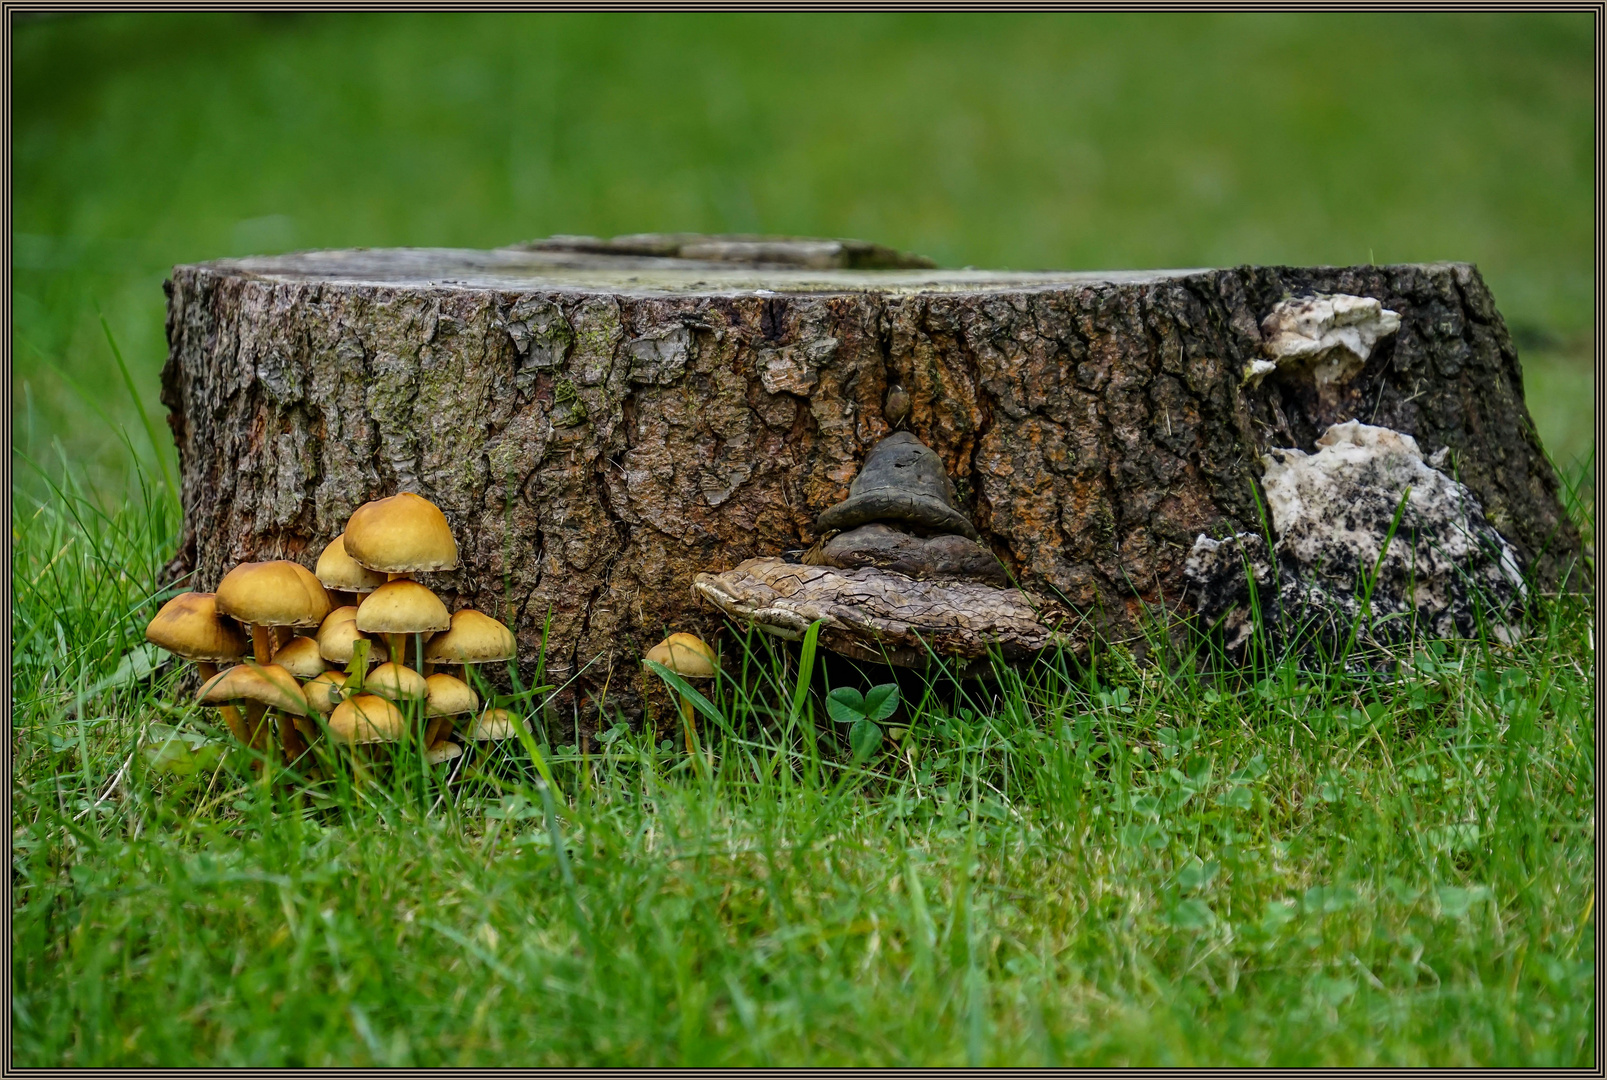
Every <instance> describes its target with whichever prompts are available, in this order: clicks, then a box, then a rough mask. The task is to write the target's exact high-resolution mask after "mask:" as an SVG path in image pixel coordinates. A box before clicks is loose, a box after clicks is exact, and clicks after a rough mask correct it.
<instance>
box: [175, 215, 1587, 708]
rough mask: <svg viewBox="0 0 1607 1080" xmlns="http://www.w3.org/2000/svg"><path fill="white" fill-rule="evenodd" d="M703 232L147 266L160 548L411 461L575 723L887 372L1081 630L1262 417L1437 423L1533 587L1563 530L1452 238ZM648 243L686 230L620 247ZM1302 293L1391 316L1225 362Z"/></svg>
mask: <svg viewBox="0 0 1607 1080" xmlns="http://www.w3.org/2000/svg"><path fill="white" fill-rule="evenodd" d="M638 239H639V238H638ZM704 239H708V238H685V237H680V238H648V240H649V241H653V242H659V241H662V242H663V243H662V244H661V246H660V247H656V248H655V247H653V246H652V243H637V244H636V246H634V247H632V246H630V245H629V244H624V245H619V244H618V242H609V241H597V242H591V241H580V242H577V241H574V240H558V241H555V242H547V243H545V244H543V245H535V246H532V245H524V246H521V247H516V248H504V249H498V250H495V251H460V250H441V249H387V250H355V251H329V252H311V253H302V254H295V255H284V256H276V257H271V258H257V259H235V260H220V261H218V262H212V263H203V264H199V265H194V266H181V267H176V268H175V269H174V272H173V277H172V280H171V282H170V283H169V285H168V289H169V297H170V302H169V312H168V340H169V347H170V354H169V358H168V363H167V367H166V368H165V370H164V372H163V401H164V403H166V404H167V406H168V408H169V410H170V412H169V423H170V424H171V426H172V428H173V432H174V437H175V440H176V441H177V443H178V449H179V457H180V462H181V466H182V471H183V496H184V506H185V533H184V539H183V545H182V547H181V550H180V551H179V553H178V555H177V556H176V558H175V560H174V569H175V571H177V572H185V571H192V570H193V571H194V578H193V581H194V584H195V585H196V586H197V587H201V588H210V587H212V586H214V585H215V584H216V583H217V581H218V579H219V578H220V577H221V576H222V574H223V573H224V572H225V571H226V570H227V569H228V568H229V567H230V566H232V565H233V564H234V563H235V562H238V561H241V560H244V559H248V558H254V559H261V558H275V557H287V558H293V559H297V560H299V561H301V562H303V563H304V564H306V565H309V566H310V565H312V562H313V560H314V559H315V557H316V555H317V552H318V551H319V550H320V549H321V548H322V546H323V545H324V544H325V543H326V542H327V541H328V540H329V539H331V538H332V537H333V536H334V535H335V534H336V533H338V532H340V530H341V529H342V527H343V526H344V524H345V521H346V518H347V517H348V516H349V515H350V513H351V512H352V510H354V509H356V507H357V506H359V505H360V504H361V503H363V502H364V501H366V500H368V499H371V498H376V497H379V496H384V495H390V494H394V493H395V492H397V491H404V490H411V491H416V492H418V493H420V494H422V495H425V496H427V497H428V498H430V499H431V500H433V501H434V502H435V503H436V504H437V505H439V506H440V507H441V508H442V510H443V511H445V513H446V515H447V518H448V520H449V521H450V522H451V524H452V526H453V529H454V531H455V533H456V535H457V537H458V541H459V546H460V548H461V550H462V555H463V565H462V566H461V568H460V569H458V570H456V571H453V572H450V573H443V574H437V575H433V576H432V577H431V578H430V583H431V584H432V585H433V586H435V587H436V588H437V589H438V590H439V591H440V592H441V593H442V594H443V595H444V596H445V597H446V598H447V600H448V602H449V605H450V606H461V605H463V604H472V605H473V606H475V607H477V608H480V609H482V610H485V611H487V612H489V613H491V614H494V615H496V616H498V617H499V618H502V619H503V620H504V621H506V622H508V623H509V625H510V626H512V627H513V628H514V630H515V633H516V634H517V635H518V637H519V641H520V646H521V650H522V653H523V655H524V657H525V658H526V659H527V660H528V659H531V658H533V657H534V655H535V654H536V652H537V650H538V649H539V647H540V643H541V639H542V628H543V625H544V624H546V625H548V627H549V636H548V646H547V647H548V654H547V655H548V670H549V672H550V673H551V674H554V675H556V676H558V681H562V680H564V679H567V678H571V677H574V683H573V684H572V686H571V689H572V690H573V691H575V692H576V693H577V694H578V697H575V698H574V699H573V700H572V701H571V703H572V704H573V705H575V706H576V707H577V709H578V712H579V714H580V716H581V720H582V725H583V727H585V728H586V729H588V730H589V729H590V728H591V726H592V724H593V720H592V718H591V716H592V714H591V713H590V712H588V710H592V709H594V707H595V705H596V704H597V703H598V702H599V700H600V699H601V698H602V697H603V696H604V690H605V687H606V697H607V699H608V705H607V707H608V708H609V709H610V710H612V707H613V706H614V705H619V706H620V707H621V708H623V709H625V711H626V712H627V713H631V712H633V711H634V710H635V709H636V707H637V704H638V702H639V701H640V695H641V692H642V690H643V684H642V682H641V681H640V680H641V676H640V674H639V668H638V664H637V661H638V660H639V658H640V657H641V655H642V654H643V653H644V652H645V651H646V649H647V648H648V647H650V646H651V645H653V644H654V643H655V642H657V641H658V640H659V639H661V638H662V637H663V636H664V635H665V633H666V632H667V631H669V630H690V631H693V632H697V633H699V634H701V635H703V636H705V637H707V638H709V639H710V640H714V639H715V638H716V637H717V636H718V634H719V631H720V629H721V627H722V625H723V623H722V620H721V618H720V616H719V615H718V614H717V613H716V612H715V611H714V610H713V609H712V608H711V607H709V606H708V605H706V604H701V603H700V602H699V601H698V599H697V598H696V596H695V595H694V593H693V591H692V588H691V585H692V581H693V577H694V575H695V574H697V573H698V572H700V571H711V570H712V571H718V570H724V569H728V568H730V567H733V566H735V565H736V564H737V563H739V562H741V561H742V560H744V559H747V558H754V557H764V556H774V555H777V554H779V553H781V552H783V551H786V550H791V549H797V548H803V547H808V546H809V545H810V544H812V543H813V542H814V541H815V540H816V539H818V537H817V536H816V535H815V532H814V522H815V519H816V517H817V516H818V515H819V513H820V511H822V510H823V509H825V508H826V507H828V506H830V505H832V504H833V503H836V502H837V501H839V500H841V499H842V498H843V497H844V496H845V495H846V494H847V491H848V485H849V482H850V481H852V480H853V478H854V475H855V474H856V472H857V470H858V467H859V464H860V462H862V461H863V459H864V456H865V452H866V451H867V450H868V449H869V447H870V446H871V445H873V444H874V443H875V442H876V441H877V440H878V439H880V438H882V437H884V436H885V435H887V434H888V433H889V430H890V429H889V427H888V425H887V423H886V422H885V421H884V419H883V417H882V415H881V408H882V402H883V400H884V397H885V395H886V393H887V390H888V387H889V386H890V385H891V384H893V383H895V382H896V383H899V384H901V385H902V386H903V387H904V388H905V389H906V390H907V391H908V393H909V397H910V402H911V405H910V413H909V419H908V421H907V422H906V425H905V426H906V427H908V429H909V430H911V431H913V432H914V433H915V434H916V435H917V436H918V437H919V438H921V439H922V440H923V441H924V442H925V443H927V445H929V446H931V447H932V448H933V449H935V450H936V451H937V452H938V454H939V455H940V456H941V457H942V458H943V461H944V464H945V467H946V469H947V470H948V474H949V475H950V477H952V478H953V479H954V481H955V483H956V485H957V488H958V492H959V503H960V506H961V508H962V509H963V510H964V511H965V513H966V514H967V515H968V516H969V517H970V519H971V520H972V521H973V522H974V523H975V524H976V526H977V528H978V530H979V532H980V533H981V535H982V538H983V543H984V544H985V545H987V546H988V547H989V548H991V550H993V551H994V552H995V553H997V554H998V555H999V557H1000V558H1001V559H1002V560H1003V561H1004V562H1005V563H1006V564H1007V565H1008V566H1009V567H1010V569H1011V570H1012V572H1014V573H1015V574H1017V575H1018V576H1019V579H1020V580H1021V582H1022V583H1023V584H1024V585H1025V586H1027V587H1028V588H1029V589H1031V590H1032V591H1034V592H1035V593H1037V594H1038V595H1042V596H1045V597H1055V598H1058V599H1060V600H1062V601H1064V602H1065V603H1066V604H1068V605H1069V606H1070V607H1071V609H1072V610H1074V611H1076V612H1078V613H1079V614H1086V615H1088V616H1090V617H1091V619H1092V621H1093V622H1095V623H1097V624H1098V625H1101V626H1103V627H1104V628H1105V631H1106V632H1107V633H1108V634H1110V635H1112V636H1116V637H1121V636H1123V635H1130V634H1131V633H1132V632H1133V630H1134V627H1135V621H1136V619H1137V618H1138V617H1139V616H1140V614H1141V613H1142V611H1143V610H1144V606H1145V605H1146V604H1150V605H1156V604H1162V603H1164V604H1166V605H1167V606H1168V607H1174V608H1175V607H1176V606H1177V604H1178V603H1179V599H1180V597H1181V595H1182V591H1183V590H1182V584H1183V579H1182V569H1183V565H1184V561H1185V559H1186V557H1187V554H1188V551H1189V548H1190V547H1191V545H1192V543H1193V541H1194V538H1195V537H1196V536H1197V535H1198V534H1200V533H1202V532H1204V533H1210V534H1212V535H1215V536H1221V535H1225V534H1227V533H1230V532H1233V531H1239V530H1245V529H1254V530H1257V531H1259V526H1258V524H1257V520H1258V517H1257V511H1256V498H1255V477H1256V470H1257V469H1258V464H1257V463H1258V459H1259V456H1260V454H1261V453H1262V452H1263V451H1264V450H1265V449H1266V448H1268V447H1272V446H1280V447H1295V448H1300V449H1306V450H1310V449H1312V446H1313V444H1314V442H1315V439H1316V437H1317V436H1318V435H1319V434H1320V433H1321V432H1322V430H1323V429H1324V428H1325V427H1326V426H1327V425H1328V424H1330V423H1333V422H1337V421H1340V420H1348V419H1352V418H1357V419H1361V420H1362V421H1364V422H1366V423H1371V424H1380V425H1383V426H1387V427H1391V428H1394V429H1396V430H1399V431H1403V432H1406V433H1409V434H1411V435H1413V436H1414V437H1416V439H1417V441H1418V443H1419V444H1420V445H1421V447H1422V449H1423V451H1424V453H1425V454H1433V453H1434V452H1435V451H1437V450H1439V449H1440V448H1442V447H1446V446H1449V447H1451V448H1452V451H1453V459H1454V462H1455V468H1456V471H1457V474H1458V475H1459V477H1460V478H1461V479H1462V480H1463V482H1465V483H1466V484H1467V485H1468V487H1469V488H1470V489H1472V490H1473V491H1474V493H1475V494H1477V495H1478V497H1479V498H1480V500H1481V501H1482V502H1483V504H1484V507H1485V511H1486V514H1487V516H1488V518H1489V520H1490V521H1491V523H1492V524H1494V525H1495V527H1496V528H1497V529H1499V530H1500V531H1501V532H1502V533H1503V534H1504V535H1505V536H1506V537H1507V538H1508V539H1509V541H1511V542H1512V543H1513V545H1514V547H1515V548H1516V549H1517V550H1518V552H1519V554H1520V556H1521V557H1522V559H1523V560H1524V563H1525V566H1526V568H1528V569H1531V570H1532V571H1533V572H1534V573H1535V575H1536V577H1537V579H1538V580H1540V581H1541V582H1542V584H1543V585H1552V586H1554V585H1555V584H1556V583H1557V581H1558V579H1559V577H1560V575H1561V573H1562V572H1563V570H1564V569H1565V568H1566V567H1567V566H1568V565H1570V563H1571V561H1572V559H1573V557H1574V556H1575V554H1576V553H1577V552H1578V550H1579V541H1578V537H1577V535H1576V533H1575V532H1574V530H1573V528H1572V526H1571V525H1570V524H1569V523H1568V521H1567V519H1566V516H1565V515H1564V513H1563V511H1562V508H1561V506H1560V504H1559V500H1558V483H1557V478H1556V476H1555V474H1554V472H1553V471H1552V469H1551V467H1550V465H1549V463H1548V462H1547V461H1546V459H1545V457H1544V455H1543V454H1542V453H1541V450H1540V446H1539V443H1538V440H1537V438H1536V436H1535V433H1534V428H1533V425H1532V423H1531V422H1530V419H1529V415H1528V412H1527V410H1526V409H1525V407H1524V404H1523V397H1522V376H1521V371H1520V368H1519V364H1518V358H1517V355H1516V353H1515V351H1514V349H1513V346H1512V343H1511V340H1510V338H1509V336H1508V334H1507V331H1506V327H1505V325H1504V324H1503V322H1502V320H1501V317H1500V315H1499V313H1498V312H1497V311H1496V308H1495V304H1494V301H1493V300H1492V298H1491V296H1490V294H1489V292H1488V290H1487V289H1486V288H1485V285H1484V283H1483V281H1482V279H1481V278H1480V277H1479V274H1478V272H1477V271H1476V270H1475V269H1474V268H1473V267H1471V266H1468V265H1465V264H1452V263H1442V264H1432V265H1416V266H1387V267H1373V266H1367V267H1350V268H1309V269H1299V268H1289V267H1241V268H1236V269H1222V270H1179V271H1155V272H1121V273H1004V272H990V271H973V270H934V269H930V268H922V267H918V266H910V265H907V263H908V262H909V261H912V260H910V257H907V256H901V255H899V254H898V253H887V252H886V250H885V249H873V250H872V249H871V246H870V245H863V246H862V247H861V248H849V247H843V246H841V245H839V247H837V248H835V249H834V248H832V247H831V246H830V245H831V244H834V243H839V242H833V241H825V242H817V241H784V242H781V244H780V246H774V245H772V246H770V247H765V246H764V245H765V244H766V243H770V242H768V241H761V242H752V241H749V240H745V239H742V238H737V239H736V240H735V241H734V244H735V246H734V247H733V246H732V245H731V244H727V246H726V247H724V248H722V247H720V246H719V245H718V244H714V245H713V246H710V245H707V244H705V245H704V246H703V247H697V246H696V245H697V244H698V243H701V242H702V240H704ZM714 239H715V240H721V241H722V242H723V239H722V238H714ZM724 239H729V238H724ZM611 244H614V245H617V246H613V247H611V246H610V245H611ZM742 244H749V245H750V246H749V247H748V248H745V249H744V248H742V247H741V245H742ZM789 244H790V245H793V246H792V247H790V248H789V247H788V246H787V245H789ZM810 245H815V246H813V247H811V246H810ZM662 250H673V251H679V252H685V251H688V250H695V251H699V252H701V253H703V254H705V255H713V256H718V257H716V258H699V259H687V258H674V257H666V256H663V255H653V254H642V253H641V252H643V251H662ZM740 258H756V259H757V260H758V261H756V262H741V261H733V260H736V259H740ZM901 260H902V261H903V262H904V263H905V265H904V266H903V268H894V269H856V268H854V267H855V266H856V265H859V266H863V265H867V264H869V265H889V264H891V265H895V266H897V265H899V263H900V262H901ZM820 266H824V267H825V268H814V267H820ZM1313 291H1317V292H1330V293H1351V294H1355V295H1360V296H1372V297H1376V298H1378V299H1379V300H1381V301H1383V303H1384V305H1385V306H1386V307H1388V308H1390V309H1392V310H1394V311H1396V312H1398V313H1399V314H1400V316H1401V320H1402V325H1401V328H1400V330H1399V332H1398V333H1396V334H1395V335H1393V336H1392V337H1390V338H1386V339H1385V340H1384V341H1382V342H1381V343H1380V344H1379V345H1378V347H1377V348H1376V349H1375V350H1374V353H1373V355H1372V358H1371V360H1370V361H1369V362H1368V364H1367V366H1366V368H1365V370H1364V371H1363V372H1362V373H1361V374H1360V375H1359V376H1358V377H1357V378H1356V379H1355V380H1354V381H1353V382H1351V383H1350V384H1349V385H1348V386H1346V387H1344V388H1343V392H1342V393H1340V394H1339V395H1338V397H1337V399H1334V400H1326V399H1325V400H1322V401H1319V400H1318V398H1317V395H1316V394H1315V392H1314V391H1313V390H1312V389H1311V388H1310V387H1307V386H1302V385H1300V384H1298V383H1297V382H1289V381H1280V380H1279V379H1278V378H1277V377H1273V378H1269V379H1267V380H1266V381H1265V382H1264V383H1262V385H1261V386H1259V387H1254V388H1251V387H1245V386H1242V385H1241V381H1242V374H1243V371H1244V369H1245V366H1246V364H1247V363H1248V362H1249V361H1250V360H1251V359H1252V358H1254V357H1255V356H1256V355H1258V354H1259V350H1260V346H1261V338H1260V330H1259V323H1260V320H1261V319H1262V318H1263V317H1264V316H1265V315H1266V314H1267V313H1268V311H1270V310H1271V308H1272V307H1273V305H1275V304H1276V303H1277V302H1278V301H1280V300H1281V299H1283V298H1285V297H1286V296H1288V295H1292V294H1295V295H1298V294H1302V293H1309V292H1313ZM566 700H567V699H566ZM604 726H607V724H606V723H605V724H604Z"/></svg>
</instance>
